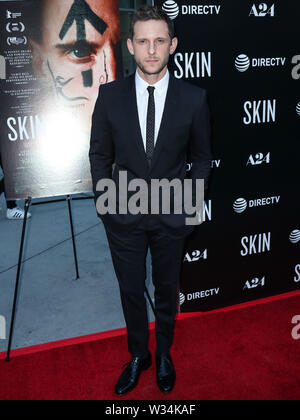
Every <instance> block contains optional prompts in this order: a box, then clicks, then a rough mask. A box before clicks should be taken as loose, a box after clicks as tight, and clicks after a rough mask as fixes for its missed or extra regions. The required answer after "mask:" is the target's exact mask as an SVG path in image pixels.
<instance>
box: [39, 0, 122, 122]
mask: <svg viewBox="0 0 300 420" xmlns="http://www.w3.org/2000/svg"><path fill="white" fill-rule="evenodd" d="M118 33H119V18H118V2H117V1H116V0H113V1H106V0H63V1H62V0H43V21H42V43H41V44H38V43H36V42H33V50H34V54H33V55H34V62H35V63H38V66H39V70H40V73H41V74H42V75H43V76H45V77H46V79H47V80H48V81H49V83H50V85H52V87H53V88H54V90H55V93H56V95H57V98H58V99H59V101H60V104H62V105H63V106H66V107H69V108H72V109H73V110H76V109H78V110H79V109H80V115H81V116H82V117H83V119H84V120H85V123H86V124H87V128H88V127H89V124H90V119H91V115H92V112H93V109H94V105H95V102H96V99H97V96H98V90H99V86H100V84H104V83H107V82H110V81H112V80H115V78H116V62H115V57H114V52H113V44H114V42H117V40H118V39H117V38H118Z"/></svg>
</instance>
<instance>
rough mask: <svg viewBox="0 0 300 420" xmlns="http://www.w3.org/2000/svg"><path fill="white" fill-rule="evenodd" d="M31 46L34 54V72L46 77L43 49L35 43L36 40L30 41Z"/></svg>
mask: <svg viewBox="0 0 300 420" xmlns="http://www.w3.org/2000/svg"><path fill="white" fill-rule="evenodd" d="M29 46H30V50H31V54H32V65H33V68H34V70H35V71H36V72H37V73H38V74H39V75H40V76H42V77H45V76H46V74H45V71H44V64H45V62H44V58H43V57H44V56H43V53H42V48H41V46H40V44H39V43H38V42H37V41H35V40H34V39H32V38H31V39H30V41H29Z"/></svg>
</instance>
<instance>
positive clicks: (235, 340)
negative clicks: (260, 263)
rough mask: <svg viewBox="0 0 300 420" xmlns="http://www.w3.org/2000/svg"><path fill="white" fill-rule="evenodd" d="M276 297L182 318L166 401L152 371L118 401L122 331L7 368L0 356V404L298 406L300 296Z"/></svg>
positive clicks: (17, 359) (38, 353)
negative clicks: (249, 402)
mask: <svg viewBox="0 0 300 420" xmlns="http://www.w3.org/2000/svg"><path fill="white" fill-rule="evenodd" d="M277 299H278V298H276V299H275V300H274V299H271V300H270V301H267V302H266V300H263V301H261V302H260V301H257V302H256V304H255V305H253V303H252V304H250V305H248V304H246V305H240V306H239V307H234V308H233V310H230V309H232V308H230V309H226V310H222V311H214V312H213V313H208V314H201V315H199V316H193V317H184V316H183V319H180V320H178V321H177V323H176V336H175V344H174V347H173V353H172V356H173V360H174V363H175V365H176V368H177V378H178V379H177V383H176V387H175V389H174V391H173V392H172V393H171V394H169V395H166V396H164V395H163V394H161V393H160V391H159V390H158V389H157V385H156V383H155V367H154V366H152V367H151V368H150V369H149V370H148V371H147V372H145V373H143V375H142V377H141V379H140V383H139V386H138V387H137V388H136V389H135V390H134V391H132V392H131V393H130V394H128V395H127V396H126V397H122V398H118V397H115V395H114V393H113V390H114V386H115V383H116V380H117V379H118V376H119V374H120V373H121V369H122V365H123V364H125V363H126V362H127V361H128V360H129V355H128V353H127V350H126V349H127V343H126V336H125V335H124V334H121V335H120V331H117V332H115V333H113V334H112V335H115V336H112V337H110V338H101V339H99V337H102V336H103V334H100V335H97V336H92V337H88V338H86V337H85V338H81V339H79V340H78V341H79V342H78V343H77V344H70V343H71V342H72V343H74V340H71V341H70V340H66V341H65V342H63V343H62V342H60V343H54V344H53V343H52V344H50V345H47V346H46V347H45V346H37V347H36V348H31V349H27V350H26V349H25V350H21V351H20V350H19V351H16V352H13V353H12V361H11V362H10V363H6V362H5V361H4V360H3V356H4V355H3V354H1V355H0V358H1V360H0V399H1V400H49V399H50V400H115V399H120V400H122V399H123V400H124V399H132V400H164V399H166V400H189V399H191V400H215V399H216V400H248V399H250V400H261V399H264V400H297V399H299V398H300V340H294V339H293V338H292V335H291V332H292V328H293V327H294V326H295V325H293V324H292V323H291V320H292V318H293V317H294V316H295V315H300V295H299V294H296V295H295V294H286V295H285V296H284V298H281V299H280V300H277ZM106 336H107V335H106ZM87 339H88V340H89V341H87V342H84V340H87ZM58 345H59V346H60V347H57V346H58ZM154 346H155V342H154V332H153V331H151V348H152V350H154V348H155V347H154ZM55 347H56V348H55ZM45 348H47V350H45Z"/></svg>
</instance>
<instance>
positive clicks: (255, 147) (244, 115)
mask: <svg viewBox="0 0 300 420" xmlns="http://www.w3.org/2000/svg"><path fill="white" fill-rule="evenodd" d="M156 4H157V5H159V6H161V7H163V9H164V10H165V11H166V13H168V15H169V16H170V17H171V18H172V19H173V20H174V22H175V26H176V31H177V35H178V38H179V47H178V50H177V52H176V54H175V56H174V57H173V58H172V62H171V64H170V70H171V72H172V74H174V76H175V77H176V78H178V79H186V80H188V81H189V82H191V83H193V84H195V85H198V86H201V87H204V88H206V89H207V91H208V94H209V98H210V107H211V114H212V124H213V151H214V160H213V161H212V168H213V176H212V180H211V185H210V189H209V193H208V195H207V197H206V201H205V206H204V209H203V218H204V223H203V224H202V225H201V226H199V227H197V228H196V231H195V232H194V233H193V235H192V236H191V237H190V238H189V240H188V242H187V249H186V254H185V257H184V262H183V273H182V282H181V290H180V308H181V311H182V312H188V311H198V310H199V311H205V310H210V309H213V308H217V307H221V306H227V305H231V304H236V303H239V302H244V301H248V300H251V299H257V298H261V297H265V296H270V295H275V294H280V293H283V292H286V291H290V290H295V289H299V288H300V220H299V213H300V206H299V178H300V176H299V167H300V165H299V163H300V162H299V157H300V130H299V128H300V124H299V123H300V89H299V86H300V44H299V16H300V3H299V2H296V1H294V0H281V1H278V0H277V1H275V0H274V1H267V2H260V1H253V0H252V1H249V0H243V1H237V0H216V1H214V0H212V1H208V0H206V1H195V0H184V1H181V0H177V1H176V2H175V1H173V0H168V1H156ZM118 7H119V5H118V1H117V0H110V1H106V0H64V1H61V0H43V1H41V0H26V1H11V2H9V1H8V2H4V3H3V2H2V3H0V25H1V26H0V27H1V40H0V44H1V45H0V47H1V54H2V56H3V57H4V59H5V61H6V63H7V66H6V73H7V74H6V75H3V74H2V75H1V78H2V80H1V101H0V107H1V154H2V161H3V162H4V171H5V177H6V193H7V198H11V199H18V198H27V197H28V196H31V197H33V198H38V197H49V196H56V195H62V194H75V193H82V192H88V191H91V180H90V170H89V161H88V148H89V135H90V123H91V115H92V112H93V108H94V104H95V101H96V98H97V93H98V88H99V85H100V84H101V83H107V82H109V81H112V80H114V79H116V78H117V77H118V74H119V71H120V68H121V60H120V54H119V50H120V49H119V45H120V20H119V10H118ZM3 57H2V59H3ZM95 57H96V58H97V59H96V58H95ZM0 64H1V63H0ZM1 69H2V72H3V66H1ZM4 76H5V77H4ZM189 166H190V165H189ZM41 168H42V170H41ZM187 169H189V168H187Z"/></svg>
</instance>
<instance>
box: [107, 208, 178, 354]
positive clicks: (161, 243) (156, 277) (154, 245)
mask: <svg viewBox="0 0 300 420" xmlns="http://www.w3.org/2000/svg"><path fill="white" fill-rule="evenodd" d="M106 235H107V239H108V243H109V247H110V251H111V255H112V261H113V265H114V269H115V273H116V276H117V278H118V281H119V286H120V293H121V301H122V307H123V313H124V317H125V321H126V326H127V336H128V349H129V352H130V353H131V354H132V355H133V356H145V355H147V354H148V336H149V332H148V315H147V304H146V299H145V280H146V276H147V274H146V258H147V253H148V248H149V247H150V252H151V256H152V281H153V285H154V287H155V312H156V324H155V331H156V344H157V349H156V351H157V353H158V354H159V353H168V352H169V350H170V347H171V345H172V342H173V335H174V321H175V317H176V313H177V304H178V299H177V298H178V288H179V280H180V274H181V267H182V261H183V252H184V244H185V240H186V238H180V239H176V240H174V239H170V238H168V237H166V236H164V235H163V233H162V229H161V227H160V226H159V224H158V222H157V220H156V218H155V215H146V216H144V218H143V219H142V220H141V222H140V223H139V225H138V227H137V228H135V229H134V230H133V231H131V232H130V233H129V234H122V233H119V232H111V231H108V230H107V229H106Z"/></svg>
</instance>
